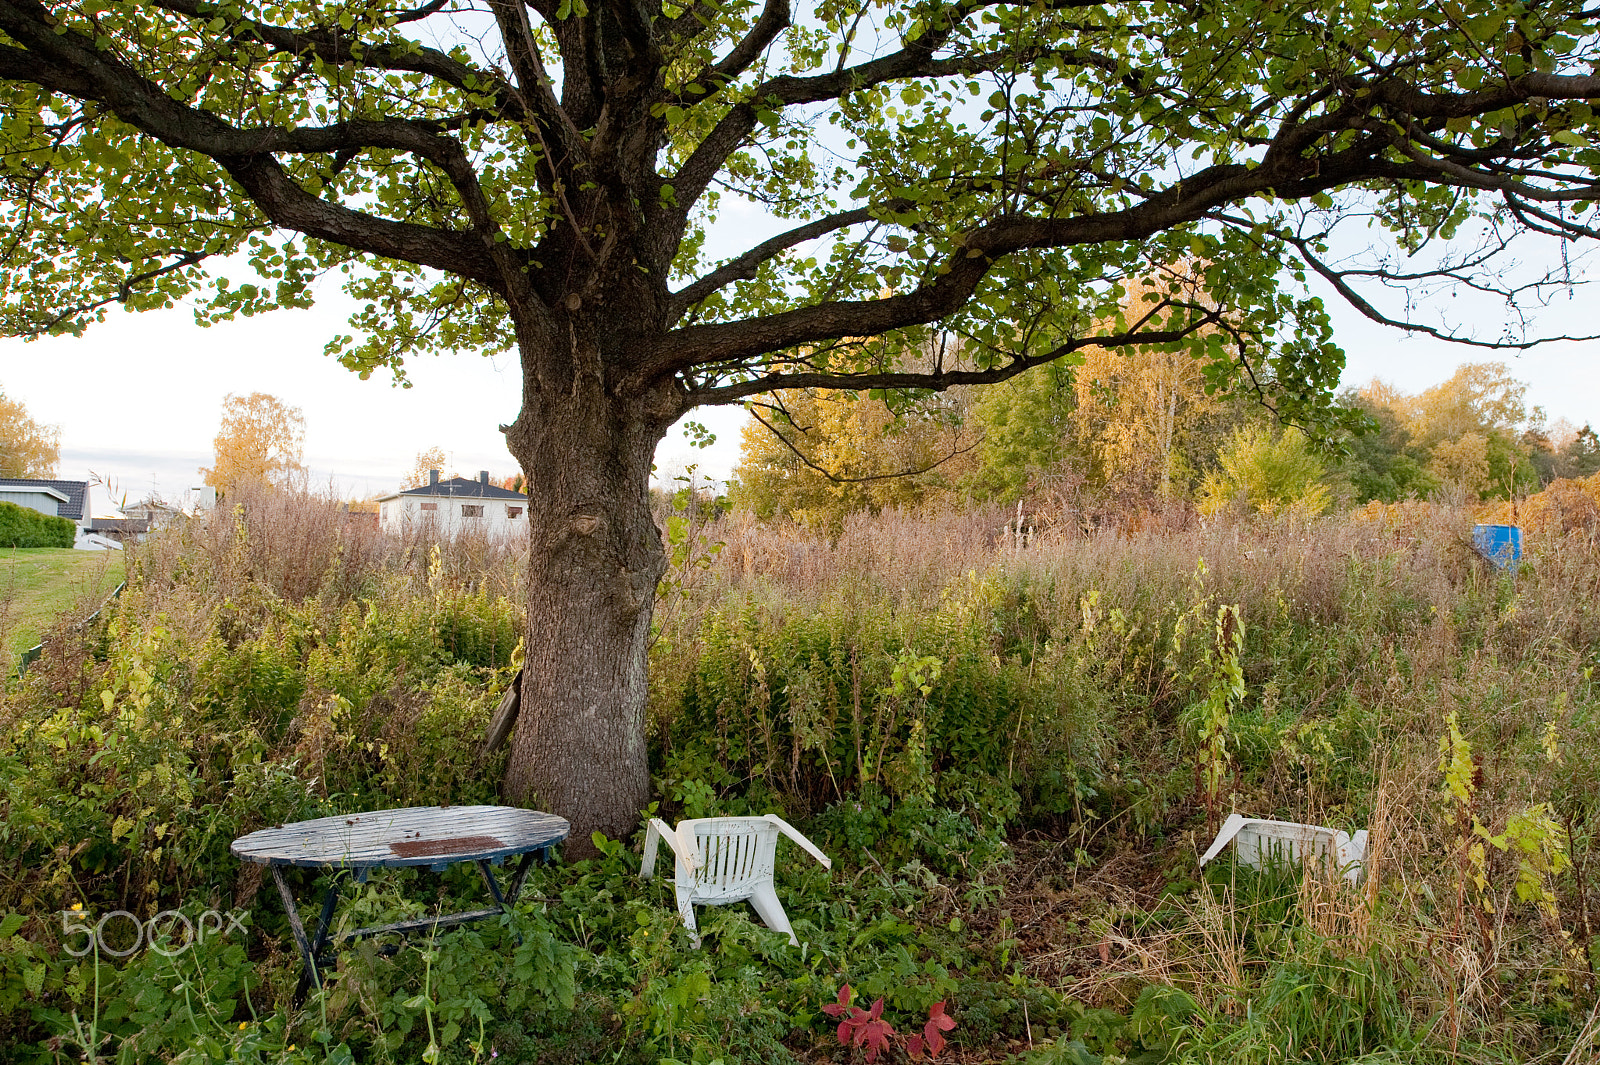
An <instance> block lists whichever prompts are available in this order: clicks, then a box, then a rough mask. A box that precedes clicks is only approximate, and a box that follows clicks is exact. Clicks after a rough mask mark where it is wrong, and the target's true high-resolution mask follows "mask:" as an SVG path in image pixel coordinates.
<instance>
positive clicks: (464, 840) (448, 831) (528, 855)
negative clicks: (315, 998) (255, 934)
mask: <svg viewBox="0 0 1600 1065" xmlns="http://www.w3.org/2000/svg"><path fill="white" fill-rule="evenodd" d="M567 829H568V825H567V822H566V820H565V819H564V818H560V817H557V816H555V815H554V814H547V813H540V812H539V811H538V810H523V809H518V808H517V807H513V806H413V807H408V808H406V809H401V810H374V811H370V812H368V813H360V814H348V815H344V816H339V817H319V818H317V819H315V820H313V821H297V822H295V823H293V824H287V825H275V826H273V827H272V828H264V829H262V830H261V831H259V832H252V833H250V834H249V835H248V836H241V837H240V838H239V839H236V840H234V841H233V848H232V849H233V853H234V854H235V855H236V856H237V857H238V858H239V859H240V860H242V861H246V862H255V863H257V864H259V865H265V866H266V867H267V868H268V869H269V870H270V871H271V873H272V879H273V881H274V882H276V883H277V885H278V893H279V894H280V895H282V896H283V906H284V909H285V910H287V911H288V914H289V928H290V930H291V931H292V932H293V933H294V941H295V946H296V947H298V948H299V950H300V957H301V958H302V959H303V960H304V961H305V968H304V969H303V970H302V971H301V974H300V985H299V987H298V989H297V990H296V993H295V995H296V998H297V999H298V998H300V997H301V996H303V995H304V993H305V990H306V988H307V987H308V986H309V985H311V984H316V985H317V986H318V987H321V986H322V973H321V970H322V969H323V968H324V967H327V966H329V965H331V964H332V961H333V959H332V958H331V957H324V956H323V952H324V950H326V949H327V947H328V927H329V925H330V924H331V923H332V921H333V911H334V907H335V905H336V904H337V902H338V899H339V886H340V883H341V882H342V880H343V879H344V878H345V877H353V878H354V880H355V881H356V883H358V884H359V883H365V882H366V879H367V875H368V874H369V873H370V872H371V871H372V870H373V869H386V868H401V867H405V866H417V865H426V866H428V867H429V868H431V869H433V870H434V871H435V872H443V871H444V870H445V868H446V867H448V866H450V865H453V864H455V863H456V862H472V863H474V864H476V865H477V867H478V871H479V873H480V874H482V876H483V882H484V885H485V886H486V887H487V888H488V889H489V895H490V897H491V898H492V899H493V900H494V905H493V906H491V907H488V908H486V909H480V910H466V911H463V912H461V913H450V914H443V915H439V916H434V917H419V918H416V919H414V920H410V921H398V922H396V923H394V924H387V925H375V926H373V927H371V928H359V929H357V930H356V931H354V932H347V933H345V934H344V935H343V936H341V937H340V940H339V944H338V945H341V946H342V945H343V944H345V943H349V942H354V941H355V940H358V939H361V938H362V937H364V936H375V935H380V934H382V933H385V932H397V933H400V934H402V935H403V934H405V933H407V932H415V931H418V930H421V929H434V928H442V927H449V926H452V925H458V924H464V923H466V922H467V921H478V920H482V919H483V918H485V917H494V916H497V915H498V914H502V913H505V912H507V911H508V910H509V909H510V908H511V904H512V903H514V902H516V901H517V896H518V895H520V894H521V893H522V885H523V883H524V881H526V879H527V877H528V870H529V869H530V868H531V867H532V865H533V860H534V858H535V857H538V856H543V857H544V859H545V860H546V861H548V860H549V857H550V848H552V847H553V846H555V845H556V844H557V843H560V842H561V841H562V840H564V839H566V838H567ZM514 855H521V856H522V861H521V862H520V863H519V864H518V866H517V871H516V873H515V874H514V875H513V877H512V880H511V886H510V888H509V889H508V890H506V891H501V889H500V882H499V881H498V880H497V879H495V874H494V872H493V870H492V868H491V867H492V866H496V865H499V864H500V863H501V862H503V861H505V859H507V858H509V857H512V856H514ZM286 866H299V867H301V868H307V869H330V870H333V872H334V877H333V881H332V882H331V883H330V884H329V885H328V891H327V894H326V896H325V897H324V898H323V900H322V916H321V917H320V919H319V920H318V921H317V934H316V936H315V937H308V936H307V935H306V929H305V925H304V924H302V923H301V921H300V912H299V910H298V908H297V907H296V905H295V901H294V894H293V892H291V891H290V890H289V885H288V883H287V882H286V881H285V880H284V879H283V869H284V868H285V867H286Z"/></svg>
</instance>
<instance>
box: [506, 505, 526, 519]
mask: <svg viewBox="0 0 1600 1065" xmlns="http://www.w3.org/2000/svg"><path fill="white" fill-rule="evenodd" d="M506 517H508V518H520V517H522V508H521V507H507V508H506Z"/></svg>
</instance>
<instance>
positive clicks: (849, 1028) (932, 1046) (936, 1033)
mask: <svg viewBox="0 0 1600 1065" xmlns="http://www.w3.org/2000/svg"><path fill="white" fill-rule="evenodd" d="M854 997H855V992H854V991H852V990H851V988H850V985H849V984H845V985H844V986H843V987H841V988H840V989H839V1001H837V1002H830V1003H829V1004H828V1005H826V1006H824V1007H822V1012H823V1013H826V1014H827V1015H828V1016H830V1017H837V1018H839V1042H840V1043H841V1044H842V1045H844V1046H851V1045H855V1046H858V1047H861V1048H862V1049H864V1050H865V1051H866V1052H867V1061H868V1062H874V1061H877V1060H878V1055H879V1054H880V1053H882V1052H883V1051H885V1050H888V1049H889V1048H890V1047H891V1046H893V1045H894V1041H895V1039H896V1038H897V1036H896V1033H895V1030H894V1028H893V1027H892V1026H891V1025H890V1024H889V1022H888V1021H886V1020H884V1019H883V999H881V998H879V999H877V1000H875V1001H874V1002H873V1003H872V1007H871V1008H870V1009H862V1008H861V1007H860V1006H852V1005H851V1004H850V1000H851V999H852V998H854ZM955 1026H956V1022H955V1019H954V1018H953V1017H951V1016H949V1015H948V1014H946V1013H945V1011H944V1003H943V1002H935V1003H934V1004H933V1005H931V1006H929V1007H928V1023H927V1024H924V1025H923V1026H922V1034H921V1035H909V1036H907V1037H906V1054H907V1055H908V1056H909V1057H910V1058H911V1060H912V1061H921V1060H922V1055H923V1054H924V1053H926V1054H927V1055H928V1057H929V1058H930V1059H932V1058H936V1057H938V1056H939V1052H940V1051H941V1050H943V1049H944V1033H946V1032H948V1031H950V1030H951V1029H952V1028H954V1027H955Z"/></svg>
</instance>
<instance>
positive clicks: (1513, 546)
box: [1472, 525, 1522, 573]
mask: <svg viewBox="0 0 1600 1065" xmlns="http://www.w3.org/2000/svg"><path fill="white" fill-rule="evenodd" d="M1472 546H1474V547H1476V548H1477V549H1478V553H1479V554H1480V555H1482V556H1483V557H1484V558H1486V559H1488V560H1489V561H1490V562H1493V563H1494V564H1495V565H1496V566H1499V567H1500V568H1501V569H1508V570H1510V571H1512V572H1513V573H1515V572H1516V570H1517V562H1518V561H1519V560H1521V558H1522V530H1521V529H1520V528H1518V527H1517V526H1515V525H1474V526H1473V527H1472Z"/></svg>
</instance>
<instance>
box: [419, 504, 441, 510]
mask: <svg viewBox="0 0 1600 1065" xmlns="http://www.w3.org/2000/svg"><path fill="white" fill-rule="evenodd" d="M422 509H423V510H438V509H439V504H437V503H424V504H422Z"/></svg>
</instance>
